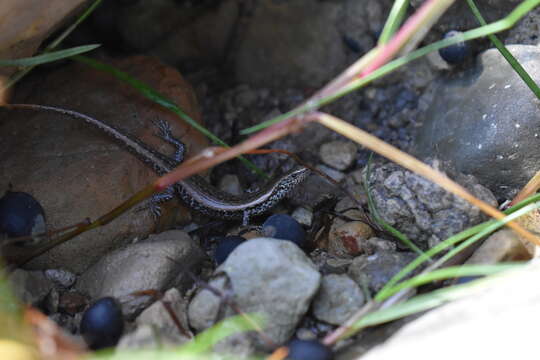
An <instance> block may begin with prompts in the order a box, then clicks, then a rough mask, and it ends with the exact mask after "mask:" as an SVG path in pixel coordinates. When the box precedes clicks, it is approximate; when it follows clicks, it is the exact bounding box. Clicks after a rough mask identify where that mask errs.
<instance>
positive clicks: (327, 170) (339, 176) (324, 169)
mask: <svg viewBox="0 0 540 360" xmlns="http://www.w3.org/2000/svg"><path fill="white" fill-rule="evenodd" d="M317 169H318V170H320V171H322V172H323V173H325V174H326V175H328V176H330V177H331V178H332V179H334V180H335V181H337V182H341V181H342V180H343V179H345V174H344V173H342V172H341V171H337V170H335V169H332V168H331V167H328V166H326V165H317Z"/></svg>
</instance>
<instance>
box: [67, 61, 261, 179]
mask: <svg viewBox="0 0 540 360" xmlns="http://www.w3.org/2000/svg"><path fill="white" fill-rule="evenodd" d="M73 59H74V60H76V61H79V62H81V63H83V64H86V65H88V66H90V67H93V68H94V69H97V70H100V71H103V72H107V73H109V74H111V75H113V76H114V77H116V78H117V79H119V80H121V81H123V82H125V83H127V84H129V85H131V86H132V87H133V88H135V89H137V90H138V91H139V92H140V93H141V94H142V95H143V96H145V97H146V98H148V99H150V100H151V101H153V102H155V103H156V104H159V105H161V106H163V107H164V108H166V109H168V110H170V111H172V112H173V113H175V114H176V115H178V116H179V117H180V118H181V119H182V120H184V121H185V122H187V123H188V124H189V125H191V126H192V127H193V128H195V129H196V130H197V131H199V132H200V133H202V134H203V135H205V136H206V137H208V138H209V139H210V140H212V141H213V142H214V143H215V144H218V145H221V146H224V147H229V145H227V144H226V143H225V142H224V141H222V140H221V139H220V138H218V137H217V136H215V135H214V134H212V133H211V132H210V131H208V129H206V128H205V127H204V126H201V125H200V124H199V123H198V122H196V121H195V120H193V119H192V118H191V117H190V116H189V115H188V114H186V113H185V112H184V111H183V110H182V109H181V108H180V107H179V106H178V105H176V104H175V103H174V102H173V101H172V100H170V99H168V98H166V97H165V96H163V95H162V94H161V93H159V92H158V91H156V90H154V89H153V88H152V87H150V86H149V85H147V84H145V83H144V82H142V81H140V80H138V79H135V78H134V77H131V76H130V75H128V74H127V73H125V72H123V71H120V70H118V69H116V68H115V67H113V66H110V65H107V64H104V63H102V62H99V61H97V60H94V59H91V58H88V57H86V56H75V57H74V58H73ZM238 158H239V159H240V160H241V161H242V162H243V163H244V164H245V165H246V166H247V167H248V168H249V169H251V170H253V171H255V172H256V173H257V174H259V175H261V176H264V177H267V175H266V174H265V173H264V172H262V171H261V170H260V169H259V168H257V167H256V166H255V165H254V164H253V163H252V162H250V161H249V160H247V159H246V158H244V157H242V156H239V157H238Z"/></svg>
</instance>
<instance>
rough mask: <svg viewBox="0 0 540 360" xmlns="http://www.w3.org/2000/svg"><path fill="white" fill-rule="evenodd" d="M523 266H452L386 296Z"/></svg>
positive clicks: (407, 282)
mask: <svg viewBox="0 0 540 360" xmlns="http://www.w3.org/2000/svg"><path fill="white" fill-rule="evenodd" d="M523 265H524V263H506V264H494V265H460V266H450V267H447V268H444V269H437V270H433V271H430V272H428V273H425V274H418V275H416V276H415V277H413V278H411V279H409V280H405V281H403V282H401V283H399V284H397V285H396V286H394V287H392V288H390V290H388V291H387V292H386V293H385V295H386V298H388V297H390V296H392V295H394V294H395V293H397V292H400V291H401V290H405V289H409V288H414V287H418V286H421V285H424V284H428V283H430V282H432V281H437V280H446V279H452V278H456V277H461V276H479V275H492V274H496V273H498V272H501V271H506V270H511V269H516V268H519V267H522V266H523Z"/></svg>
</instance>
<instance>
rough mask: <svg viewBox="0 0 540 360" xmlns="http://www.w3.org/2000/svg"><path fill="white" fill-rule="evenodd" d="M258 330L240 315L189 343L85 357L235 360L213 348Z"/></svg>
mask: <svg viewBox="0 0 540 360" xmlns="http://www.w3.org/2000/svg"><path fill="white" fill-rule="evenodd" d="M249 317H250V319H251V320H252V321H254V322H255V323H256V324H257V326H261V327H262V326H263V325H264V324H263V319H262V317H261V316H259V315H256V314H255V315H253V314H251V315H249ZM254 330H256V329H255V327H254V325H253V323H250V322H249V321H247V320H246V319H245V318H244V316H242V315H237V316H232V317H229V318H227V319H225V320H223V321H221V322H219V323H217V324H216V325H214V326H212V327H211V328H209V329H207V330H205V331H203V332H201V333H200V334H198V335H197V336H195V338H194V339H192V340H191V341H190V342H188V343H186V344H184V345H182V346H179V347H177V348H163V349H161V348H160V349H140V350H130V349H126V350H116V351H114V350H113V351H111V350H104V351H98V352H95V353H93V354H91V355H90V356H88V357H85V359H87V360H109V359H110V360H113V359H114V360H138V359H141V360H144V359H161V360H169V359H170V360H173V359H175V360H186V359H193V360H195V359H196V360H203V359H206V358H208V359H213V360H217V359H233V358H234V357H231V356H227V355H223V356H221V355H219V354H212V353H211V351H212V348H213V346H214V345H216V344H217V343H218V342H220V341H221V340H223V339H225V338H227V337H229V336H231V335H235V334H239V333H242V332H246V331H254Z"/></svg>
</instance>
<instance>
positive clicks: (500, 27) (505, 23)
mask: <svg viewBox="0 0 540 360" xmlns="http://www.w3.org/2000/svg"><path fill="white" fill-rule="evenodd" d="M539 4H540V0H526V1H524V2H522V3H521V4H520V5H518V6H517V7H516V8H515V9H514V10H513V11H512V12H511V13H510V14H509V15H507V16H506V17H505V18H503V19H501V20H499V21H496V22H494V23H491V24H489V25H485V26H481V27H479V28H476V29H473V30H469V31H466V32H464V33H463V36H460V37H453V38H452V37H451V38H447V39H443V40H440V41H437V42H435V43H433V44H430V45H427V46H425V47H423V48H420V49H418V50H415V51H413V52H411V53H409V54H407V55H405V56H402V57H400V58H397V59H395V60H394V61H391V62H389V63H387V64H386V65H384V66H381V67H380V68H378V69H377V70H375V71H373V72H372V73H370V74H369V75H367V76H365V77H363V78H360V79H357V80H353V81H351V82H350V83H349V84H347V85H346V86H344V87H343V88H342V89H341V90H339V91H337V92H336V93H335V94H333V95H330V96H327V97H325V98H323V99H320V100H318V101H313V102H311V103H309V104H305V105H304V106H302V107H299V108H297V109H295V110H293V111H290V112H288V113H285V114H283V115H280V116H278V117H276V118H273V119H270V120H267V121H264V122H262V123H260V124H258V125H255V126H252V127H250V128H247V129H244V130H242V131H241V132H240V133H241V134H251V133H253V132H256V131H259V130H262V129H264V128H267V127H268V126H270V125H273V124H275V123H277V122H280V121H281V120H283V119H285V118H287V117H292V116H296V115H298V114H300V113H303V112H306V111H311V110H314V109H317V108H319V107H321V106H324V105H326V104H329V103H331V102H333V101H334V100H336V99H339V98H341V97H343V96H345V95H347V94H349V93H351V92H353V91H356V90H358V89H361V88H362V87H364V86H366V85H367V84H369V83H371V82H372V81H374V80H376V79H379V78H381V77H383V76H385V75H387V74H389V73H391V72H392V71H395V70H396V69H398V68H400V67H401V66H403V65H405V64H408V63H409V62H411V61H413V60H416V59H418V58H420V57H422V56H425V55H427V54H429V53H431V52H433V51H437V50H439V49H442V48H443V47H447V46H450V45H453V44H457V43H458V42H461V41H467V40H472V39H477V38H480V37H484V36H487V35H490V34H493V33H496V32H500V31H504V30H507V29H509V28H511V27H512V26H513V25H514V24H515V23H516V22H518V21H519V20H520V19H521V18H522V17H523V16H525V14H527V12H529V11H531V10H532V9H533V8H535V7H536V6H538V5H539Z"/></svg>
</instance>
